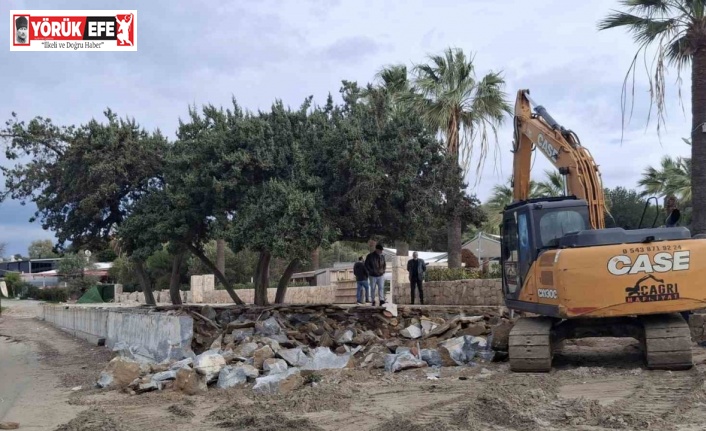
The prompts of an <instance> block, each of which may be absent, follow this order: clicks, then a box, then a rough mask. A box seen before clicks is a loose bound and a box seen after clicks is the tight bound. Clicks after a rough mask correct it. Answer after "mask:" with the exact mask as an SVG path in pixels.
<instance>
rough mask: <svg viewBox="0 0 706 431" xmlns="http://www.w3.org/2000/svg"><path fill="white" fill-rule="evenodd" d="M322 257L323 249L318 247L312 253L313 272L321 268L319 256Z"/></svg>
mask: <svg viewBox="0 0 706 431" xmlns="http://www.w3.org/2000/svg"><path fill="white" fill-rule="evenodd" d="M320 255H321V247H316V248H315V249H313V250H312V251H311V270H312V271H316V270H317V269H319V267H320V262H319V256H320Z"/></svg>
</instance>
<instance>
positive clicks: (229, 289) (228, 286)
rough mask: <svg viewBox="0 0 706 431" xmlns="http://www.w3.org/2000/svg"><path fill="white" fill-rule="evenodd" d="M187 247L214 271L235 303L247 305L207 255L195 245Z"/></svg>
mask: <svg viewBox="0 0 706 431" xmlns="http://www.w3.org/2000/svg"><path fill="white" fill-rule="evenodd" d="M186 246H187V247H188V248H189V251H191V252H192V253H193V254H194V256H196V257H198V258H199V260H201V262H203V263H204V265H206V266H207V267H208V269H210V270H211V271H213V274H214V275H215V276H216V278H218V281H220V282H221V284H223V287H225V289H226V292H228V295H229V296H230V298H231V299H232V300H233V302H235V303H236V304H238V305H245V303H244V302H243V300H242V299H240V297H238V295H237V294H236V293H235V290H234V289H233V286H232V285H231V284H230V283H229V282H228V280H227V279H226V277H225V276H224V275H223V273H222V272H221V271H219V270H218V268H216V265H214V264H213V262H211V261H210V260H209V259H208V257H206V255H205V254H203V252H202V251H201V250H199V249H198V248H196V247H195V246H194V245H193V244H191V243H189V244H186Z"/></svg>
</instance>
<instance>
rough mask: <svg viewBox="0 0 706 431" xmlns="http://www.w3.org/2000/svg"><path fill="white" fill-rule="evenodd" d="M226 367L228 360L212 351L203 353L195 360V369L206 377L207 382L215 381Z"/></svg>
mask: <svg viewBox="0 0 706 431" xmlns="http://www.w3.org/2000/svg"><path fill="white" fill-rule="evenodd" d="M225 365H226V360H225V359H224V358H223V356H221V355H220V354H219V353H216V352H214V351H212V350H209V351H207V352H203V353H202V354H200V355H198V356H197V357H196V359H194V369H195V370H196V372H197V373H199V374H201V375H202V376H205V378H206V381H207V382H210V381H212V380H215V379H216V378H217V377H218V373H220V371H221V369H222V368H223V367H224V366H225Z"/></svg>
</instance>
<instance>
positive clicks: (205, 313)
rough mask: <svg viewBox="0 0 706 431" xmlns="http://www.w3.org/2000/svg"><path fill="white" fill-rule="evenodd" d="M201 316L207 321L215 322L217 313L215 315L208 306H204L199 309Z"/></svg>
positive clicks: (214, 311)
mask: <svg viewBox="0 0 706 431" xmlns="http://www.w3.org/2000/svg"><path fill="white" fill-rule="evenodd" d="M201 315H202V316H204V317H206V318H207V319H211V320H216V316H218V313H216V310H214V309H213V307H211V306H210V305H204V306H203V307H201Z"/></svg>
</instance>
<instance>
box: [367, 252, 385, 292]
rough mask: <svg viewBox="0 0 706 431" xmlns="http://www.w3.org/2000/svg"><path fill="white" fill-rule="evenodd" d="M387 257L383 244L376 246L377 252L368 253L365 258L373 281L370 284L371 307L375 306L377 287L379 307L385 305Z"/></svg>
mask: <svg viewBox="0 0 706 431" xmlns="http://www.w3.org/2000/svg"><path fill="white" fill-rule="evenodd" d="M386 265H387V264H386V262H385V255H383V254H382V244H380V243H378V244H377V245H375V251H373V252H370V253H368V256H367V257H366V258H365V269H367V270H368V274H369V276H370V279H371V283H370V305H373V306H374V305H375V286H376V285H377V287H378V299H379V303H378V305H383V304H384V303H385V268H386Z"/></svg>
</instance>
